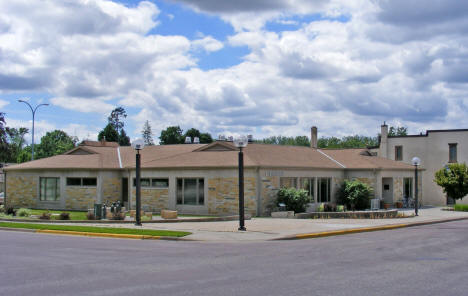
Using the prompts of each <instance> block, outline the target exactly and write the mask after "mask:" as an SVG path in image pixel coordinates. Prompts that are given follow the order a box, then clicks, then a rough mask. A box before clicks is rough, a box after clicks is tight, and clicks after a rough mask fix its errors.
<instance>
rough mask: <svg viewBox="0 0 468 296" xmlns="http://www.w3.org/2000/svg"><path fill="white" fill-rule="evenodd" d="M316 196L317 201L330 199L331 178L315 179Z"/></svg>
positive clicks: (328, 200)
mask: <svg viewBox="0 0 468 296" xmlns="http://www.w3.org/2000/svg"><path fill="white" fill-rule="evenodd" d="M317 197H318V202H330V201H331V198H330V197H331V178H318V179H317Z"/></svg>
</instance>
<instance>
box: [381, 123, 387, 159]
mask: <svg viewBox="0 0 468 296" xmlns="http://www.w3.org/2000/svg"><path fill="white" fill-rule="evenodd" d="M387 143H388V125H387V124H386V123H385V121H384V123H383V124H382V125H381V126H380V146H379V156H380V157H385V158H387Z"/></svg>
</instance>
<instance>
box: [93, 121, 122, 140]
mask: <svg viewBox="0 0 468 296" xmlns="http://www.w3.org/2000/svg"><path fill="white" fill-rule="evenodd" d="M98 141H108V142H119V134H118V133H117V131H116V130H115V128H114V126H113V125H112V124H111V123H108V124H107V125H106V127H105V128H104V129H103V130H102V131H100V132H99V134H98Z"/></svg>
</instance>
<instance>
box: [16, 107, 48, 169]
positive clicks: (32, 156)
mask: <svg viewBox="0 0 468 296" xmlns="http://www.w3.org/2000/svg"><path fill="white" fill-rule="evenodd" d="M18 102H21V103H25V104H26V105H28V106H29V109H31V112H32V143H31V160H34V117H35V116H36V110H37V108H39V107H41V106H49V104H39V105H37V106H36V108H33V107H32V106H31V104H29V103H28V102H26V101H24V100H18Z"/></svg>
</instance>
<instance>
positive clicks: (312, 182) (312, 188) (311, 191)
mask: <svg viewBox="0 0 468 296" xmlns="http://www.w3.org/2000/svg"><path fill="white" fill-rule="evenodd" d="M315 179H316V178H315V177H300V178H299V184H300V189H304V190H307V192H308V193H307V195H308V196H309V197H310V198H311V202H315ZM305 180H307V181H308V182H309V186H308V187H309V188H308V189H306V188H304V181H305Z"/></svg>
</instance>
